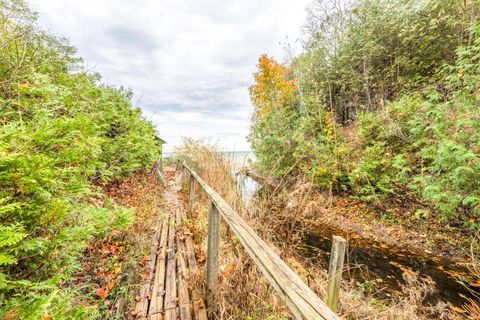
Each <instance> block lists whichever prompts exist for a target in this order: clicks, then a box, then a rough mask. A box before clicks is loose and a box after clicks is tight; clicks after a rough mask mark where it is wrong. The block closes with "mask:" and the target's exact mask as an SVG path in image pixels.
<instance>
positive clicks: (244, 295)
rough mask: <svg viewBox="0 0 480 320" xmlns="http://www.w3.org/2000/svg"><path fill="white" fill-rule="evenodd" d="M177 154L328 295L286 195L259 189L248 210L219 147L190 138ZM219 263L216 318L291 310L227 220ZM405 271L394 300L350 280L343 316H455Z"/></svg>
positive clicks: (200, 226)
mask: <svg viewBox="0 0 480 320" xmlns="http://www.w3.org/2000/svg"><path fill="white" fill-rule="evenodd" d="M175 154H176V157H177V159H179V160H180V161H185V162H186V163H187V164H188V165H190V166H191V167H192V168H194V169H195V170H196V171H197V173H198V174H199V175H200V176H201V177H202V179H204V180H205V181H206V182H207V183H208V184H209V185H210V186H211V187H212V188H213V189H214V190H216V191H217V192H218V193H219V194H221V195H222V196H223V197H224V199H225V200H226V201H227V202H228V203H229V204H230V205H231V206H232V208H234V209H235V210H236V211H237V212H238V213H239V214H240V215H241V216H242V217H243V218H244V219H245V220H246V221H247V223H248V224H249V225H250V226H251V227H252V228H254V230H255V231H256V232H257V233H258V234H259V236H260V237H261V238H262V239H264V240H265V241H266V242H267V243H268V244H269V245H270V246H271V247H272V248H273V249H274V251H275V252H276V253H277V254H279V255H280V257H281V258H282V259H283V260H284V261H285V262H286V263H287V264H288V265H289V266H290V267H291V268H292V269H293V270H294V271H295V272H297V274H298V275H299V276H300V277H301V278H302V279H303V280H304V281H305V282H306V283H307V284H308V285H309V286H310V287H311V288H312V290H314V291H315V292H316V293H317V294H318V295H319V296H320V297H321V298H324V297H325V291H326V286H327V272H326V270H324V269H323V268H321V267H320V266H318V265H315V264H313V263H312V262H311V261H309V260H307V259H306V258H304V257H302V256H300V255H299V254H298V252H299V250H297V249H299V248H300V247H301V246H302V245H303V243H302V230H303V229H304V228H303V227H302V219H301V215H300V214H298V212H296V211H295V210H294V209H293V208H291V207H290V208H289V207H288V206H286V205H285V201H286V199H288V196H287V195H285V194H284V193H282V192H278V193H274V194H272V193H270V192H259V194H257V196H256V197H255V200H254V201H253V202H251V203H249V206H248V210H247V209H246V208H245V207H244V205H243V202H242V199H241V195H240V194H239V192H238V190H237V188H236V184H235V181H234V178H233V177H232V168H233V166H234V164H233V163H232V161H230V160H228V159H225V158H224V157H223V156H222V155H221V153H220V151H219V148H218V147H216V146H213V145H209V144H207V143H204V142H201V141H194V140H187V141H185V144H184V145H182V146H181V147H179V148H177V150H175ZM197 194H199V196H198V197H197V201H196V206H195V209H194V211H195V212H196V214H195V215H194V219H193V221H192V225H193V226H194V230H195V231H194V233H195V236H196V237H198V238H201V239H203V243H204V245H203V247H204V248H205V238H206V226H207V224H206V215H207V210H208V209H207V201H206V198H205V195H202V194H201V192H198V193H197ZM307 195H308V188H304V189H303V191H299V192H297V194H296V195H295V197H296V201H297V202H298V203H301V202H302V199H303V198H305V197H306V196H307ZM220 266H221V268H220V279H219V290H218V295H217V298H218V299H219V300H218V301H219V302H218V303H217V304H216V305H215V306H210V312H211V315H213V316H214V318H215V319H286V318H287V317H289V316H290V314H289V311H288V309H287V308H286V306H285V304H284V303H283V301H281V299H280V298H279V297H278V296H277V295H276V293H275V292H274V291H273V289H272V288H271V287H270V285H269V284H268V283H267V282H266V281H265V280H264V278H263V276H262V275H261V273H260V272H259V270H258V269H257V267H256V265H255V264H254V263H253V262H252V260H251V259H250V257H249V256H248V255H247V254H246V253H245V251H244V250H243V248H242V246H241V244H240V243H239V242H238V240H237V239H236V238H235V237H233V236H232V234H231V233H230V231H229V230H228V229H227V227H226V226H223V229H222V242H221V250H220ZM406 271H407V272H405V275H404V276H405V280H406V284H405V285H404V287H403V290H402V291H403V294H402V295H401V296H396V297H392V298H391V299H389V300H379V299H376V298H374V297H373V295H374V293H372V292H367V291H365V290H364V289H362V288H361V287H360V288H358V287H357V286H356V285H355V284H354V283H353V282H351V283H350V282H346V281H345V282H344V283H343V284H342V289H341V305H340V311H339V314H340V316H341V317H343V318H345V319H384V320H390V319H413V320H415V319H429V318H431V317H435V318H438V319H451V318H452V319H453V317H454V316H453V315H452V314H451V312H450V311H448V308H447V307H446V305H437V306H434V307H425V306H423V305H422V302H423V300H424V298H425V296H426V295H427V293H429V292H431V291H432V290H433V286H432V283H431V282H429V281H420V280H418V279H417V275H416V274H415V273H414V272H411V271H409V270H406Z"/></svg>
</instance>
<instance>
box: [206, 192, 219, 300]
mask: <svg viewBox="0 0 480 320" xmlns="http://www.w3.org/2000/svg"><path fill="white" fill-rule="evenodd" d="M219 250H220V213H219V212H218V209H217V207H216V206H215V204H214V203H213V201H211V200H210V208H209V210H208V238H207V288H208V289H209V295H208V299H207V301H208V305H209V306H213V305H214V304H215V303H214V301H213V299H214V296H215V292H216V288H217V281H218V253H219Z"/></svg>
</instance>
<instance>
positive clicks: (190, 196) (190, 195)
mask: <svg viewBox="0 0 480 320" xmlns="http://www.w3.org/2000/svg"><path fill="white" fill-rule="evenodd" d="M194 200H195V179H193V178H192V177H191V176H190V186H189V188H188V216H189V217H191V216H192V211H193V203H194Z"/></svg>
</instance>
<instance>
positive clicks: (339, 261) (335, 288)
mask: <svg viewBox="0 0 480 320" xmlns="http://www.w3.org/2000/svg"><path fill="white" fill-rule="evenodd" d="M346 246H347V240H345V239H344V238H342V237H338V236H333V239H332V251H331V253H330V264H329V266H328V287H327V305H328V306H329V307H330V308H331V309H332V310H333V311H335V312H336V311H337V310H338V301H339V293H340V283H341V281H342V272H343V260H344V258H345V248H346Z"/></svg>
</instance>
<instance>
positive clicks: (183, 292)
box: [177, 234, 192, 320]
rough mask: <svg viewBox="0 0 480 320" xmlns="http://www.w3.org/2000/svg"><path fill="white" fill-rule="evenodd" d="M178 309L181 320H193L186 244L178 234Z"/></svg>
mask: <svg viewBox="0 0 480 320" xmlns="http://www.w3.org/2000/svg"><path fill="white" fill-rule="evenodd" d="M177 270H178V275H177V277H178V308H179V315H180V320H192V314H191V305H190V296H189V293H188V282H187V266H186V263H185V244H184V241H183V240H182V239H180V236H179V235H178V234H177Z"/></svg>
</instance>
